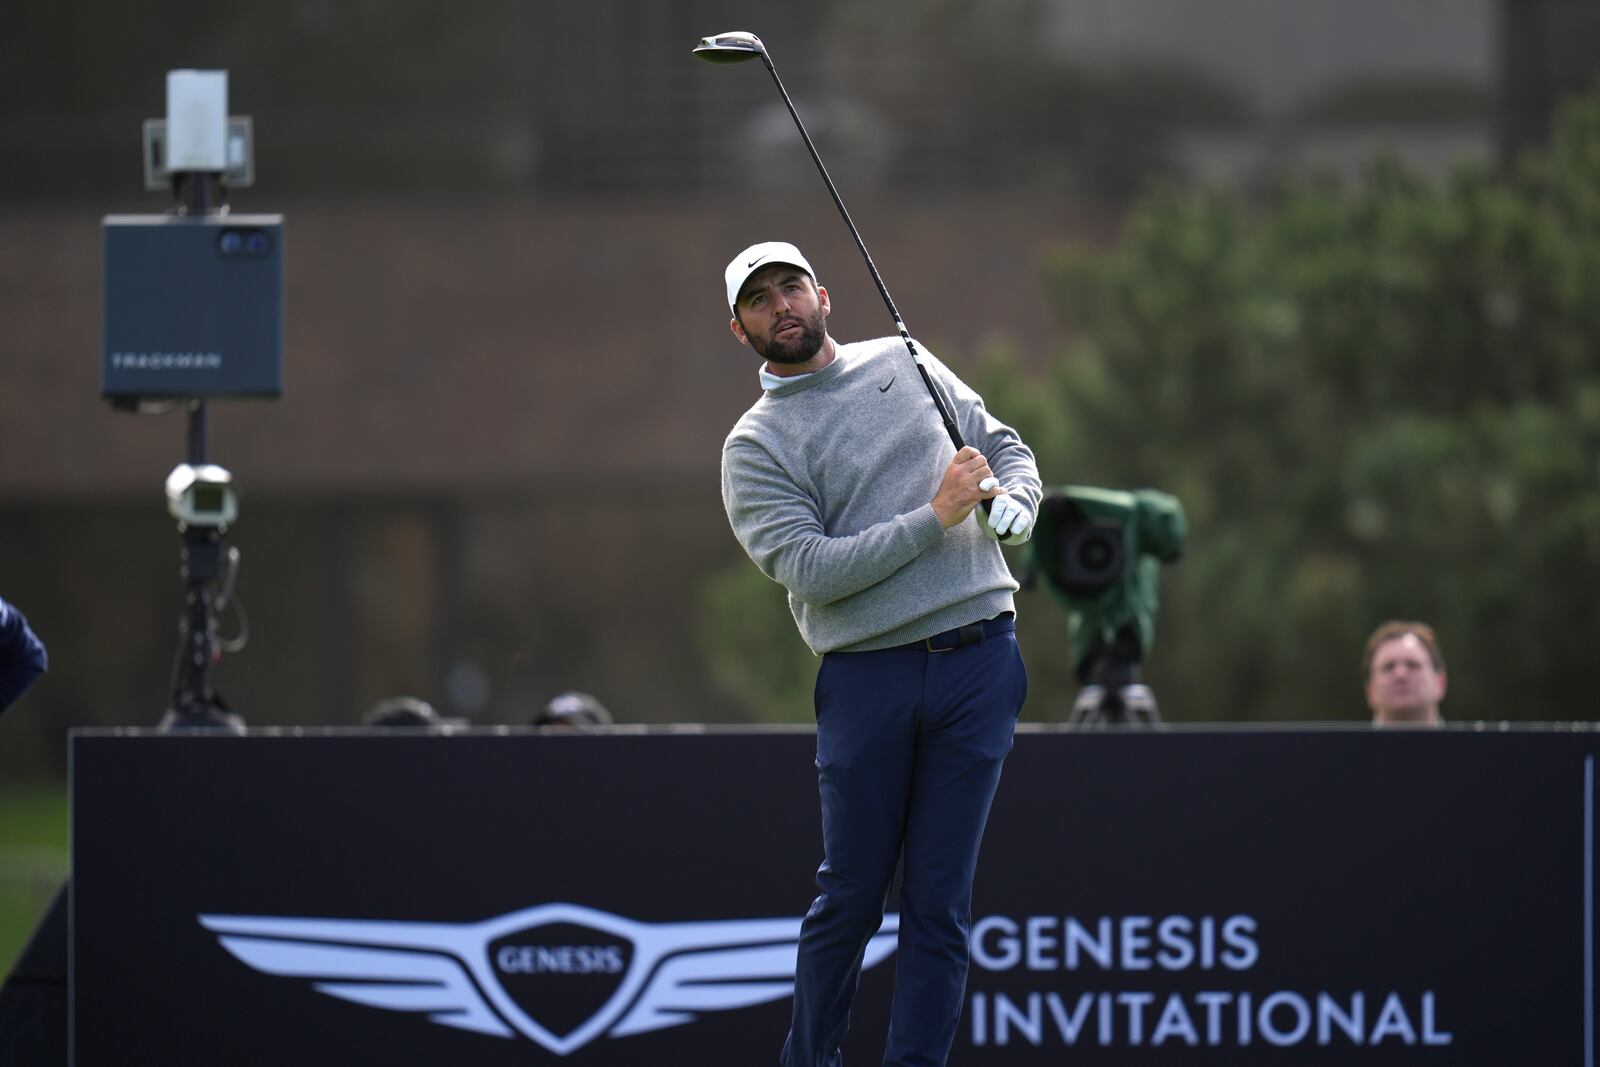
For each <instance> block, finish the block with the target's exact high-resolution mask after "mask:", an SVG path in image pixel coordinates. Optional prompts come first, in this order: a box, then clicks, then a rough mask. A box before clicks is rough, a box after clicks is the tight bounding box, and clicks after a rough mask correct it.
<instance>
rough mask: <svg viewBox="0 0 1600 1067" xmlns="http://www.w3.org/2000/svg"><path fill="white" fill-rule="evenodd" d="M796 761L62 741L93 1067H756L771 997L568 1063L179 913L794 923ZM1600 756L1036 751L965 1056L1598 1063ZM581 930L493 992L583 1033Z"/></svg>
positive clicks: (1000, 884) (1314, 745) (1072, 737)
mask: <svg viewBox="0 0 1600 1067" xmlns="http://www.w3.org/2000/svg"><path fill="white" fill-rule="evenodd" d="M813 747H814V737H813V736H812V735H811V734H809V733H807V732H785V731H775V732H738V731H726V732H718V731H712V732H707V733H696V732H689V731H684V732H672V731H663V732H652V733H643V734H641V733H627V732H620V733H612V734H606V735H559V736H550V735H538V734H535V733H523V734H511V735H491V734H488V733H481V734H466V735H455V736H432V737H430V736H401V735H389V736H381V735H374V734H367V733H362V732H354V731H346V732H341V733H327V734H306V735H300V736H290V735H260V734H256V735H251V736H248V737H245V738H233V737H183V736H177V737H174V736H159V735H149V734H137V733H133V734H130V733H127V732H123V733H116V734H113V733H108V732H107V733H102V732H86V733H81V734H78V735H75V736H74V738H73V741H72V759H73V767H72V770H73V786H72V788H73V864H74V869H73V882H72V885H73V899H72V921H73V927H72V953H73V1020H74V1022H73V1029H74V1040H75V1048H76V1062H77V1063H78V1064H79V1065H80V1067H99V1065H102V1064H125V1063H129V1062H151V1063H156V1062H215V1063H229V1064H258V1063H259V1064H282V1063H296V1064H306V1065H310V1064H324V1063H325V1064H340V1065H344V1064H349V1063H351V1062H384V1063H391V1064H437V1063H441V1062H457V1063H472V1064H484V1065H495V1064H513V1063H515V1064H533V1063H557V1062H560V1063H572V1064H575V1065H579V1067H590V1065H610V1064H617V1065H622V1064H627V1065H630V1067H632V1065H638V1064H645V1063H669V1064H686V1063H696V1064H712V1065H722V1064H730V1065H731V1064H740V1065H742V1064H762V1063H770V1062H775V1059H776V1055H777V1050H778V1048H779V1046H780V1044H781V1042H782V1038H783V1033H784V1030H785V1027H786V1024H787V1018H788V1009H789V1005H788V1002H787V1000H782V999H780V1000H776V1001H769V1002H766V1003H761V1004H756V1005H753V1006H748V1007H739V1008H734V1009H730V1010H720V1011H717V1010H706V1011H702V1012H700V1013H699V1014H698V1017H697V1018H696V1019H695V1020H694V1021H692V1022H688V1023H686V1024H684V1025H681V1026H675V1027H671V1028H667V1029H660V1030H655V1031H652V1032H647V1033H636V1034H632V1035H629V1036H606V1035H605V1034H604V1033H601V1034H598V1035H597V1036H595V1037H594V1038H593V1039H590V1040H586V1041H585V1042H583V1043H582V1044H581V1045H580V1046H579V1047H576V1048H574V1049H573V1050H571V1051H570V1053H569V1054H568V1055H566V1056H565V1057H562V1056H558V1055H557V1054H556V1053H555V1052H552V1051H549V1050H548V1049H547V1048H545V1047H543V1046H542V1045H541V1044H540V1043H538V1042H536V1041H534V1040H532V1039H531V1038H529V1037H527V1036H524V1035H523V1034H521V1033H517V1034H515V1036H512V1037H496V1036H490V1035H487V1034H483V1033H477V1032H469V1031H465V1030H461V1029H455V1028H451V1027H447V1026H441V1025H438V1024H437V1023H434V1022H431V1021H429V1019H428V1018H427V1015H426V1014H425V1013H405V1012H398V1011H393V1010H388V1009H385V1008H379V1007H369V1006H364V1005H360V1004H355V1003H350V1002H348V1001H346V1000H342V999H337V998H334V997H331V996H328V995H325V994H323V993H319V992H317V991H316V990H315V989H314V988H313V979H311V978H307V977H295V976H288V975H281V974H269V973H264V972H263V971H262V970H258V969H256V968H254V967H252V966H249V965H247V964H246V963H245V962H243V961H241V960H240V959H238V958H235V956H234V955H233V954H231V953H230V952H229V951H227V950H226V949H225V948H224V947H223V945H222V944H221V943H220V941H219V937H218V935H217V934H216V933H215V932H212V931H210V930H207V929H206V928H204V927H203V926H202V925H201V923H200V921H199V918H198V917H199V916H200V915H203V914H204V915H218V914H220V915H231V916H262V917H280V918H296V919H331V920H384V921H390V922H407V923H432V924H442V923H476V922H481V921H483V920H488V919H493V918H495V917H497V916H502V915H509V914H513V913H516V912H519V911H522V910H524V909H530V908H534V907H536V906H539V905H547V904H571V905H579V906H581V907H583V908H588V909H594V910H595V911H596V912H601V913H608V914H610V915H613V916H617V917H619V918H620V919H623V920H636V921H640V922H645V923H686V922H719V921H725V920H766V919H787V920H797V919H798V917H799V916H800V915H802V914H803V913H804V911H805V909H806V907H807V905H808V904H809V902H810V899H811V895H812V882H811V877H812V872H813V870H814V868H815V866H816V863H817V861H818V859H819V848H820V834H819V829H818V814H817V801H816V792H815V777H814V769H813V767H812V762H811V760H812V752H813ZM1597 749H1600V737H1597V735H1596V734H1595V733H1593V732H1588V731H1582V732H1563V731H1553V730H1552V731H1538V732H1535V731H1528V732H1509V733H1501V732H1475V731H1471V730H1448V731H1442V732H1425V733H1381V734H1380V733H1373V732H1369V731H1366V730H1338V729H1330V730H1289V731H1237V732H1234V731H1220V730H1219V731H1191V730H1169V731H1161V732H1139V733H1118V732H1103V733H1075V732H1069V731H1059V730H1049V729H1045V730H1038V731H1031V732H1030V731H1024V732H1023V733H1022V734H1020V735H1019V736H1018V739H1017V745H1016V749H1015V751H1014V752H1013V753H1012V755H1011V757H1010V759H1009V761H1008V764H1007V768H1006V773H1005V778H1004V780H1003V781H1002V783H1001V787H1000V793H999V797H998V799H997V801H996V803H995V807H994V812H993V815H992V818H991V822H990V828H989V833H988V836H987V838H986V841H985V844H984V852H983V856H982V860H981V863H980V867H979V877H978V887H977V894H976V898H975V900H974V909H973V910H974V919H975V921H976V922H977V924H978V926H977V936H976V937H975V940H976V941H977V945H976V948H977V962H976V963H975V965H974V968H973V971H972V975H971V978H970V981H969V995H968V1001H967V1011H966V1016H965V1017H964V1019H963V1022H962V1025H961V1029H960V1032H959V1035H958V1038H957V1045H956V1053H955V1054H954V1056H953V1058H952V1062H954V1063H959V1064H974V1065H976V1064H996V1065H998V1064H1017V1065H1034V1064H1047V1063H1048V1064H1055V1063H1059V1062H1062V1061H1063V1060H1064V1059H1070V1060H1071V1062H1074V1063H1084V1064H1107V1063H1145V1062H1150V1063H1156V1062H1159V1063H1163V1064H1165V1063H1174V1064H1196V1065H1199V1064H1241V1063H1253V1062H1273V1063H1280V1062H1281V1063H1304V1064H1313V1063H1329V1062H1337V1063H1340V1064H1402V1063H1413V1062H1427V1063H1511V1062H1518V1063H1541V1064H1544V1063H1550V1064H1555V1063H1571V1064H1581V1063H1584V1062H1585V1060H1584V1056H1585V1046H1584V1042H1585V1026H1586V1024H1587V1025H1592V1022H1589V1021H1588V1018H1587V1016H1589V1015H1590V1014H1592V1011H1593V1007H1594V1005H1593V1002H1592V996H1593V994H1592V990H1591V989H1589V988H1588V987H1587V986H1586V975H1585V961H1586V956H1590V954H1592V951H1593V946H1592V943H1591V939H1592V933H1591V932H1590V931H1589V930H1588V929H1586V927H1585V918H1586V907H1587V908H1589V909H1592V907H1593V903H1594V902H1593V899H1592V897H1593V882H1592V869H1586V863H1587V864H1590V865H1591V866H1592V863H1593V859H1592V849H1591V851H1590V852H1587V853H1586V847H1588V846H1589V845H1590V838H1591V837H1592V833H1593V827H1592V819H1593V799H1592V791H1591V792H1588V793H1586V788H1587V789H1589V790H1592V785H1591V784H1589V783H1588V782H1587V781H1586V778H1587V777H1588V776H1592V774H1593V761H1594V756H1595V754H1596V750H1597ZM1586 889H1587V893H1588V899H1587V900H1586ZM585 929H586V927H585V926H584V924H583V923H582V922H579V923H577V924H576V926H574V925H573V924H572V923H571V922H564V923H562V924H552V925H550V926H549V928H548V930H549V932H550V933H549V936H548V937H546V938H545V940H546V941H551V939H552V938H553V939H554V942H560V943H562V944H567V943H571V942H574V941H584V940H585V939H584V938H583V937H582V936H581V935H582V934H583V932H584V930H585ZM591 932H592V936H591V937H589V938H588V939H587V940H586V941H585V944H587V945H589V946H590V955H588V956H583V957H579V956H572V955H568V956H566V957H563V958H564V959H566V960H567V964H568V966H571V967H572V968H573V969H574V970H575V971H584V972H586V973H581V974H578V973H573V974H570V975H563V974H560V973H556V974H550V973H545V974H541V975H539V976H537V977H534V978H530V977H528V976H526V975H521V976H518V975H511V974H506V975H505V976H504V977H505V983H506V987H508V988H512V989H514V990H515V992H513V993H512V994H511V995H512V996H514V997H520V998H522V999H521V1000H519V1001H518V1003H519V1004H521V1005H522V1006H523V1007H524V1008H526V1009H527V1010H529V1011H530V1012H531V1013H533V1014H534V1015H535V1016H536V1017H537V1018H538V1019H539V1020H540V1021H541V1022H546V1021H549V1022H551V1025H552V1026H555V1027H557V1028H558V1029H560V1030H563V1031H565V1030H569V1029H570V1028H571V1027H572V1026H573V1025H575V1024H576V1022H577V1021H580V1020H582V1019H585V1018H588V1017H589V1016H590V1015H591V1014H592V1013H593V1011H594V1010H595V1005H596V1004H597V1003H598V1002H599V1001H601V1000H603V999H604V997H605V993H606V990H607V988H608V986H607V984H606V983H607V982H608V981H614V980H615V979H614V978H608V977H607V974H608V973H610V972H608V971H607V969H606V967H608V966H610V967H616V966H620V964H618V963H613V964H609V965H602V964H603V961H605V960H615V961H627V960H631V959H632V958H633V956H632V952H633V949H632V948H631V947H630V946H629V944H628V943H627V938H626V937H625V936H619V935H617V934H616V933H615V931H609V932H608V931H602V930H593V931H591ZM537 940H538V938H536V937H529V936H524V934H523V933H522V932H518V933H517V935H516V937H512V938H511V939H510V941H508V942H506V943H521V942H523V941H537ZM554 942H552V944H553V943H554ZM1069 942H1070V944H1071V945H1072V948H1071V949H1070V950H1069V949H1068V947H1067V946H1068V944H1069ZM287 944H289V945H290V946H295V945H299V944H302V942H301V941H297V940H295V939H293V938H291V939H290V940H289V941H288V942H287ZM558 947H559V946H558ZM520 958H522V959H524V960H526V959H530V958H532V957H530V956H526V955H525V956H523V957H520ZM552 958H553V957H552ZM1591 958H1592V957H1591ZM583 960H587V961H588V962H587V963H584V962H582V961H583ZM573 961H579V962H576V963H575V962H573ZM595 961H601V964H596V963H595ZM766 964H767V971H766V973H765V974H764V975H753V974H746V977H747V978H749V977H762V976H764V977H768V978H770V977H771V975H770V959H768V960H766ZM893 966H894V957H893V956H890V957H889V958H888V959H887V960H885V961H884V962H882V963H880V964H878V965H877V966H875V967H872V968H870V969H869V970H868V971H867V973H866V977H865V979H864V981H863V987H862V993H861V997H860V1000H859V1003H858V1007H857V1010H856V1013H855V1023H854V1026H853V1029H852V1032H851V1035H850V1037H849V1040H848V1041H847V1043H846V1046H845V1051H846V1060H847V1062H849V1063H852V1064H857V1065H860V1064H872V1063H876V1062H878V1060H879V1058H880V1057H881V1053H882V1041H883V1034H884V1030H885V1026H886V1018H885V1012H886V1004H887V1000H888V994H889V990H890V986H891V982H892V970H893ZM597 967H598V970H597V969H596V968H597ZM662 973H665V972H662ZM647 977H648V976H647ZM567 978H570V979H571V980H570V981H566V979H567ZM373 980H374V979H373V977H372V976H369V977H368V979H367V981H369V982H371V981H373ZM376 984H377V985H380V986H381V985H383V984H384V982H383V979H382V976H377V979H376ZM481 985H482V983H481V982H477V986H479V987H481ZM734 986H735V987H737V986H738V983H737V982H735V983H734ZM685 988H686V989H687V990H689V992H690V993H695V994H698V993H700V992H704V993H705V995H706V996H708V997H712V998H713V999H714V998H715V996H717V995H720V992H719V990H720V988H722V987H719V986H718V985H717V984H716V983H710V984H707V983H706V982H703V981H698V980H697V981H691V982H689V983H688V984H687V985H686V986H685ZM567 989H570V990H571V994H570V995H571V998H572V999H571V1002H570V1003H564V1002H563V1001H562V997H563V996H565V995H566V994H565V993H564V992H563V991H564V990H567ZM478 992H479V993H480V994H481V993H482V992H483V990H482V989H481V988H479V989H478ZM1247 998H1248V999H1247ZM491 999H492V998H491ZM501 1014H502V1016H503V1014H504V1013H501ZM555 1020H559V1023H557V1022H555ZM504 1022H505V1020H504V1018H501V1020H500V1021H499V1022H491V1025H495V1026H500V1027H501V1028H502V1029H504V1030H506V1031H508V1032H510V1031H511V1030H512V1029H514V1028H513V1027H511V1026H505V1025H503V1024H504ZM1352 1034H1354V1035H1355V1036H1352ZM130 1050H138V1055H137V1056H136V1057H135V1058H134V1059H133V1060H130V1059H129V1055H130Z"/></svg>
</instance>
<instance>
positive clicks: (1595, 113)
mask: <svg viewBox="0 0 1600 1067" xmlns="http://www.w3.org/2000/svg"><path fill="white" fill-rule="evenodd" d="M1597 227H1600V94H1597V95H1596V96H1595V97H1592V98H1589V99H1586V100H1583V101H1579V102H1577V103H1576V104H1574V105H1573V106H1572V107H1570V108H1569V109H1568V110H1567V111H1566V112H1565V113H1564V114H1563V116H1562V117H1561V119H1560V121H1559V123H1558V132H1557V133H1556V135H1555V138H1554V141H1553V143H1552V146H1551V148H1550V150H1549V152H1548V153H1544V154H1540V155H1537V156H1531V157H1529V158H1526V159H1524V160H1522V161H1521V162H1520V163H1519V164H1518V165H1517V166H1516V167H1515V168H1514V169H1513V171H1512V173H1510V174H1509V175H1506V176H1496V175H1495V174H1493V173H1491V172H1490V171H1489V170H1487V169H1486V168H1484V167H1482V166H1472V165H1468V166H1462V167H1461V168H1459V169H1458V170H1457V171H1456V172H1455V173H1454V174H1453V175H1452V176H1451V177H1450V178H1449V179H1448V180H1446V181H1443V182H1438V183H1432V182H1428V181H1425V180H1423V179H1422V178H1420V177H1418V176H1417V175H1416V174H1414V173H1413V172H1411V171H1410V170H1408V169H1407V168H1406V167H1405V166H1404V165H1403V164H1402V163H1400V162H1399V161H1398V160H1397V159H1395V158H1394V157H1392V156H1386V157H1380V158H1378V159H1376V160H1375V161H1373V163H1372V164H1371V166H1370V168H1369V169H1368V171H1367V173H1366V175H1365V176H1364V179H1363V180H1362V181H1361V182H1360V183H1359V184H1358V185H1357V186H1356V187H1354V188H1350V189H1345V188H1341V187H1339V186H1338V185H1336V184H1334V183H1332V182H1330V181H1326V180H1317V181H1303V182H1299V183H1295V184H1290V185H1287V186H1285V187H1284V188H1282V189H1281V190H1280V191H1279V192H1278V193H1277V195H1275V196H1274V197H1273V198H1272V199H1271V201H1270V202H1269V203H1267V204H1265V205H1262V206H1261V207H1260V208H1259V209H1257V210H1254V211H1252V210H1249V209H1247V207H1246V206H1245V205H1244V204H1242V203H1241V202H1240V201H1238V200H1237V199H1236V198H1234V197H1232V196H1230V195H1227V194H1224V193H1219V192H1216V191H1202V192H1195V191H1180V190H1175V189H1167V190H1163V191H1160V192H1157V193H1154V194H1152V195H1150V196H1149V197H1147V198H1145V199H1144V200H1143V201H1142V202H1141V203H1140V204H1139V205H1138V207H1137V208H1136V209H1135V210H1134V212H1133V213H1132V215H1131V216H1130V218H1129V220H1128V222H1127V225H1126V227H1125V230H1124V232H1123V234H1122V237H1121V239H1120V240H1119V241H1118V243H1117V244H1116V245H1115V246H1114V247H1112V248H1109V249H1100V248H1092V247H1074V248H1067V249H1063V250H1061V251H1060V252H1059V253H1058V254H1057V255H1055V256H1054V257H1053V258H1052V259H1051V261H1050V263H1049V265H1048V266H1047V269H1046V285H1047V288H1048V290H1049V293H1050V294H1051V297H1052V299H1053V301H1054V303H1055V305H1056V307H1057V309H1058V310H1059V313H1060V316H1061V319H1062V321H1063V322H1064V323H1066V324H1067V325H1068V327H1069V329H1070V330H1071V331H1072V335H1073V336H1072V340H1071V341H1070V342H1069V343H1068V345H1067V346H1066V348H1065V351H1064V352H1063V353H1062V356H1061V358H1060V360H1059V361H1057V362H1056V363H1055V365H1054V366H1053V367H1052V368H1051V370H1050V372H1049V381H1048V383H1047V384H1046V385H1045V387H1044V388H1040V387H1039V383H1036V382H1030V381H1027V380H1025V377H1024V376H1022V375H1019V374H1018V373H1017V372H1016V371H1015V369H1014V368H1013V369H1009V370H1008V369H1007V368H1004V367H998V368H996V369H995V373H994V374H993V375H992V376H991V377H992V379H993V380H992V381H991V382H990V383H989V385H988V388H990V389H991V391H1006V390H1007V386H1006V384H1005V382H1006V379H1008V378H1009V379H1010V380H1011V385H1010V387H1009V392H1011V393H1012V394H1013V395H1012V396H1009V397H1007V399H1006V400H1005V401H1003V402H1002V401H1001V400H998V399H994V400H993V402H994V404H995V406H996V407H997V408H1000V409H1002V410H1008V411H1009V410H1016V411H1018V412H1020V413H1021V414H1019V415H1018V416H1017V422H1018V424H1019V426H1020V427H1021V428H1022V429H1023V431H1024V433H1025V434H1030V435H1031V438H1032V439H1033V440H1035V441H1036V442H1037V443H1038V446H1039V449H1040V451H1041V457H1040V458H1041V465H1042V468H1043V469H1044V470H1045V472H1046V475H1047V479H1048V480H1052V481H1056V482H1066V481H1070V482H1077V483H1086V484H1105V485H1111V486H1116V487H1132V486H1138V485H1151V486H1156V487H1159V488H1162V489H1166V490H1168V491H1170V492H1173V493H1176V494H1177V495H1178V496H1179V497H1180V498H1181V499H1182V500H1183V502H1184V504H1185V506H1186V508H1187V510H1188V514H1189V520H1190V551H1189V553H1188V554H1187V557H1186V558H1185V560H1184V561H1183V562H1182V563H1181V564H1179V565H1178V566H1177V567H1176V568H1174V569H1172V570H1170V571H1169V572H1168V573H1167V575H1166V576H1165V577H1166V582H1165V588H1164V600H1165V607H1164V616H1163V618H1162V621H1161V633H1162V637H1161V640H1160V642H1159V643H1158V646H1157V648H1156V650H1155V654H1154V657H1153V660H1152V663H1151V676H1152V679H1153V680H1154V682H1155V684H1156V686H1157V690H1158V692H1159V693H1160V694H1161V696H1162V697H1163V701H1164V706H1165V710H1166V713H1167V715H1168V717H1169V718H1175V719H1282V718H1315V719H1338V718H1352V717H1360V716H1362V714H1363V709H1362V708H1361V699H1360V693H1359V681H1360V679H1359V657H1360V653H1361V648H1362V644H1363V641H1364V638H1365V635H1366V633H1367V632H1368V630H1370V628H1371V627H1372V626H1373V625H1375V624H1376V623H1377V622H1379V621H1381V620H1382V619H1385V618H1390V617H1404V618H1421V619H1425V620H1428V621H1429V622H1431V623H1432V624H1433V625H1434V626H1435V627H1436V628H1437V629H1438V630H1439V632H1440V635H1441V641H1442V643H1443V645H1444V649H1445V653H1446V656H1447V662H1448V665H1449V668H1450V673H1451V678H1452V683H1453V684H1452V688H1451V693H1450V696H1449V698H1448V701H1447V704H1446V710H1447V713H1448V714H1449V715H1450V716H1452V717H1455V718H1470V719H1478V718H1483V719H1505V718H1510V719H1552V718H1590V717H1593V716H1594V714H1595V698H1594V693H1595V692H1596V686H1597V684H1600V664H1597V659H1596V656H1595V655H1594V651H1595V648H1596V642H1597V638H1600V602H1597V600H1596V597H1595V593H1596V590H1597V589H1600V363H1597V361H1596V358H1595V342H1596V339H1597V338H1600V302H1597V301H1596V296H1597V294H1600V244H1597V243H1596V242H1595V240H1594V237H1593V235H1594V234H1595V233H1596V232H1600V229H1597ZM1002 403H1005V404H1006V406H1005V407H1004V408H1001V404H1002ZM1013 405H1014V406H1013Z"/></svg>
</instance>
